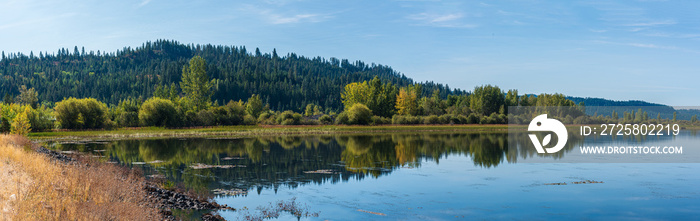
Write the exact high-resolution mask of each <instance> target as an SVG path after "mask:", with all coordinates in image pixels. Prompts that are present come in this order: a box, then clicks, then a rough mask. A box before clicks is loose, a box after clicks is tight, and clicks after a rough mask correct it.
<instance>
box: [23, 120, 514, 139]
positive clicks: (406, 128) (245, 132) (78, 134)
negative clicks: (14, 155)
mask: <svg viewBox="0 0 700 221" xmlns="http://www.w3.org/2000/svg"><path fill="white" fill-rule="evenodd" d="M507 129H508V127H507V125H479V124H472V125H381V126H338V125H314V126H217V127H199V128H180V129H167V128H160V127H139V128H121V129H117V130H89V131H51V132H36V133H30V134H29V137H30V139H34V140H43V139H49V140H50V139H58V138H145V137H194V136H256V135H304V134H343V133H353V134H363V133H365V134H369V133H397V132H449V131H455V132H457V131H461V132H482V131H483V132H485V131H506V130H507Z"/></svg>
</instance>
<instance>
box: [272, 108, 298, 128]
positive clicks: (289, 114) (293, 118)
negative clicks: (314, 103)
mask: <svg viewBox="0 0 700 221" xmlns="http://www.w3.org/2000/svg"><path fill="white" fill-rule="evenodd" d="M301 118H302V116H301V114H299V113H294V111H290V110H288V111H285V112H282V113H280V114H279V115H277V124H280V125H298V124H301Z"/></svg>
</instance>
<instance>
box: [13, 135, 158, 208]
mask: <svg viewBox="0 0 700 221" xmlns="http://www.w3.org/2000/svg"><path fill="white" fill-rule="evenodd" d="M28 145H31V144H30V143H29V141H28V140H27V139H26V138H24V137H22V136H12V135H0V169H2V171H0V178H2V181H0V184H1V185H2V190H0V197H2V198H0V200H2V206H3V207H6V208H8V212H3V213H1V214H0V220H157V219H160V215H159V214H158V211H157V210H156V209H154V208H150V207H148V206H147V202H146V200H145V196H146V193H145V192H144V191H145V190H144V189H143V185H144V182H143V180H142V179H143V178H142V177H141V176H140V175H138V174H134V173H131V172H126V171H124V170H123V169H121V168H119V167H117V166H113V165H105V164H100V163H94V162H93V163H88V164H89V165H90V166H84V164H82V163H81V164H80V165H66V164H63V163H59V162H56V161H54V160H51V159H49V158H48V157H46V156H44V155H42V154H39V153H36V152H33V151H28V149H29V148H27V147H28ZM5 183H9V185H12V186H13V187H10V188H6V186H5ZM12 194H14V195H15V198H16V200H14V201H12V200H11V196H12Z"/></svg>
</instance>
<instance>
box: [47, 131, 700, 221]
mask: <svg viewBox="0 0 700 221" xmlns="http://www.w3.org/2000/svg"><path fill="white" fill-rule="evenodd" d="M508 139H513V138H512V137H511V138H509V136H508V134H507V133H493V132H491V133H400V134H378V135H323V136H264V137H254V138H250V137H246V138H234V137H226V138H187V139H177V138H170V139H139V140H117V141H105V142H94V141H90V142H63V143H61V142H56V143H54V144H53V147H54V148H55V149H59V150H63V151H82V152H91V153H93V154H95V155H99V156H104V157H103V159H104V160H105V161H109V162H112V163H121V164H125V165H130V166H139V167H142V168H143V169H144V171H145V172H146V174H148V175H162V176H165V177H166V178H167V179H168V180H171V181H173V182H174V183H176V184H177V185H181V186H184V187H187V188H189V189H195V190H199V191H203V192H209V193H211V194H213V197H214V200H215V201H216V202H218V203H220V204H228V205H229V206H231V207H234V208H237V209H238V210H237V211H220V212H219V213H220V215H222V216H223V217H224V218H226V219H228V220H245V218H246V217H253V218H254V217H261V215H260V214H261V211H260V210H258V208H261V207H271V205H272V203H276V202H279V201H284V202H292V200H294V201H293V202H294V203H295V204H296V205H297V206H299V207H300V208H303V209H304V211H306V212H309V214H313V213H318V214H317V215H318V216H317V217H316V216H302V217H301V219H302V220H473V219H516V220H533V219H538V220H561V219H588V218H590V219H615V220H619V219H623V220H624V219H634V220H657V219H683V220H688V219H692V220H697V219H700V175H699V174H698V171H700V164H697V163H557V161H556V160H557V159H567V155H570V156H575V155H577V153H576V151H577V149H575V148H572V147H567V148H566V149H565V150H564V151H561V152H559V153H558V154H557V155H556V157H551V156H543V155H540V154H537V153H536V152H535V150H534V149H528V148H514V147H513V145H509V142H508ZM572 139H574V140H573V141H572V143H574V144H576V143H577V142H578V143H588V142H591V143H595V144H605V143H619V142H631V143H635V142H636V143H639V142H642V143H643V142H652V141H646V140H639V139H635V138H634V137H617V138H600V137H598V138H585V139H584V138H578V139H580V140H576V139H577V138H572ZM606 139H610V140H606ZM676 140H682V141H683V142H684V144H685V145H690V146H686V147H684V148H686V149H688V148H693V145H695V144H700V136H699V135H698V134H697V133H695V132H683V133H681V134H679V135H678V136H676V137H674V138H671V139H662V140H659V139H655V140H653V142H655V143H657V144H658V143H661V144H663V143H668V144H672V143H673V142H674V141H676ZM509 146H510V148H509ZM695 148H697V147H695ZM688 150H690V149H688ZM579 157H580V156H579ZM539 158H548V159H554V162H553V163H551V162H550V161H548V162H550V163H529V162H528V161H529V160H531V159H539ZM686 158H687V157H686ZM562 162H565V161H562ZM679 162H692V161H688V160H687V159H686V160H683V161H679ZM214 190H229V191H230V190H244V191H247V194H243V195H236V196H231V195H226V194H224V193H221V192H212V191H214ZM279 219H280V220H289V219H294V220H296V219H297V217H296V216H295V215H293V214H291V213H288V212H284V211H283V212H281V213H280V216H279Z"/></svg>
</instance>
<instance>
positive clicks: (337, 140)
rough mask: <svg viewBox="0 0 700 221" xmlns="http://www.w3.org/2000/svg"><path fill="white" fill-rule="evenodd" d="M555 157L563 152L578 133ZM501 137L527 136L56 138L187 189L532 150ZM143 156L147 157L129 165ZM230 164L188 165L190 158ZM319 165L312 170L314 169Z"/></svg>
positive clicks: (315, 179) (484, 161)
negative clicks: (72, 141)
mask: <svg viewBox="0 0 700 221" xmlns="http://www.w3.org/2000/svg"><path fill="white" fill-rule="evenodd" d="M570 137H571V138H570V139H571V140H573V141H571V140H570V141H569V142H568V143H569V145H567V147H566V148H565V150H564V151H561V152H559V153H558V155H554V157H555V158H557V157H561V156H563V154H565V153H566V152H568V151H571V150H572V148H573V146H574V144H575V143H580V142H581V138H577V137H576V136H573V135H572V136H570ZM508 139H513V140H516V141H517V142H530V141H529V139H528V138H527V135H526V134H519V135H515V136H512V137H509V136H508V134H507V133H503V132H488V133H486V132H485V133H400V134H381V135H327V136H277V137H272V136H265V137H255V138H187V139H177V138H171V139H139V140H118V141H111V142H106V143H85V144H57V145H56V148H57V149H61V150H78V151H85V152H92V151H93V150H104V151H102V152H96V153H98V154H100V153H101V154H104V156H107V158H108V159H109V160H111V161H117V162H119V163H122V164H125V165H134V166H137V165H138V166H142V167H143V168H144V170H145V171H146V173H160V174H163V175H165V176H166V177H167V178H168V179H169V180H172V181H174V182H176V183H181V184H184V186H185V187H187V188H190V189H194V190H209V189H215V188H228V189H230V188H242V189H249V190H252V189H257V191H258V193H259V192H260V191H262V190H263V189H264V188H271V189H274V190H275V191H277V189H278V188H279V187H280V186H288V187H296V186H298V185H302V184H308V183H318V184H320V183H325V182H331V183H337V182H340V181H347V180H349V179H358V180H361V179H364V178H366V177H368V176H369V177H373V178H378V177H380V176H383V175H386V174H389V173H391V172H392V171H393V170H396V169H398V168H402V167H405V168H415V167H420V166H421V163H422V162H425V161H433V162H436V163H439V162H440V159H442V158H444V157H447V156H448V155H459V156H467V157H469V158H470V159H471V162H473V164H474V165H476V166H480V167H485V168H491V167H497V166H498V165H499V164H501V163H504V162H509V163H515V162H517V160H518V158H528V157H536V156H538V154H537V153H536V152H535V150H534V149H533V148H522V147H521V145H512V144H511V145H510V148H509V143H508ZM135 162H146V163H147V164H145V165H142V164H136V165H135V164H132V163H135ZM197 163H199V164H206V165H236V167H233V168H204V169H195V168H193V167H191V166H192V165H194V164H197ZM319 171H320V172H319Z"/></svg>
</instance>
